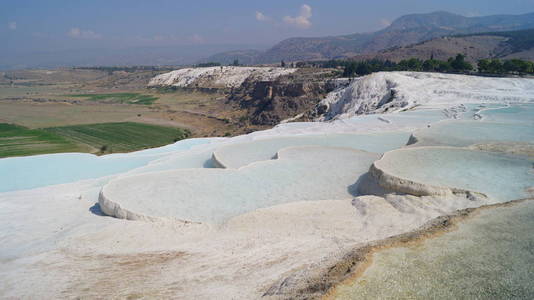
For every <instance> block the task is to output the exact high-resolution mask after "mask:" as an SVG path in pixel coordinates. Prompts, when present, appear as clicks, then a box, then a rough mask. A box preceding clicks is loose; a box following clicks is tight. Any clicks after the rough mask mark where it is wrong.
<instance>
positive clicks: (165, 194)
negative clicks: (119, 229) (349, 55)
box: [99, 146, 379, 223]
mask: <svg viewBox="0 0 534 300" xmlns="http://www.w3.org/2000/svg"><path fill="white" fill-rule="evenodd" d="M277 157H278V158H277V159H276V160H267V161H260V162H255V163H252V164H249V165H246V166H244V167H242V168H239V169H184V170H171V171H161V172H151V173H145V174H140V175H134V176H127V177H122V178H119V179H116V180H112V181H111V182H110V183H108V184H107V185H105V186H104V187H103V189H102V192H101V195H100V201H99V204H100V206H101V207H102V210H103V211H104V212H105V213H106V214H108V215H112V216H115V217H118V218H122V219H129V220H149V221H153V220H157V219H165V220H169V219H170V220H182V221H192V222H207V223H222V222H224V221H226V220H228V219H229V218H231V217H234V216H237V215H240V214H243V213H246V212H249V211H253V210H255V209H258V208H264V207H269V206H273V205H278V204H282V203H287V202H298V201H316V200H330V199H350V198H352V197H354V196H355V191H356V188H357V182H358V180H359V177H360V176H361V175H363V174H365V173H366V172H367V171H368V170H369V167H370V166H371V164H372V163H373V162H374V161H375V160H377V159H378V158H379V155H378V154H375V153H370V152H365V151H359V150H354V149H347V148H335V147H318V146H302V147H290V148H285V149H282V150H280V151H279V152H278V154H277Z"/></svg>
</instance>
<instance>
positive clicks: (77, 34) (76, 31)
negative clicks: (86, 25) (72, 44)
mask: <svg viewBox="0 0 534 300" xmlns="http://www.w3.org/2000/svg"><path fill="white" fill-rule="evenodd" d="M67 35H68V36H70V37H71V38H74V39H86V40H95V39H100V38H102V35H101V34H98V33H96V32H94V31H92V30H81V29H80V28H78V27H73V28H71V29H70V30H69V32H67Z"/></svg>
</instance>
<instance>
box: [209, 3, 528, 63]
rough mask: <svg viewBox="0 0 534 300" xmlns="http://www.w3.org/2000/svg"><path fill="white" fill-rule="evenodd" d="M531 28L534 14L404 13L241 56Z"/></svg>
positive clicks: (283, 55)
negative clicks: (371, 28)
mask: <svg viewBox="0 0 534 300" xmlns="http://www.w3.org/2000/svg"><path fill="white" fill-rule="evenodd" d="M531 28H534V13H529V14H524V15H496V16H486V17H464V16H461V15H456V14H452V13H448V12H433V13H429V14H412V15H406V16H403V17H400V18H398V19H397V20H395V21H394V22H393V23H392V24H391V25H390V26H388V27H387V28H385V29H382V30H380V31H377V32H373V33H356V34H351V35H343V36H331V37H318V38H290V39H286V40H284V41H282V42H280V43H278V44H277V45H275V46H273V47H272V48H270V49H269V50H267V51H265V52H258V53H257V54H256V56H254V57H251V56H250V53H248V55H247V56H246V58H245V57H243V61H245V59H249V60H251V61H254V62H255V63H276V62H279V61H281V60H285V61H298V60H324V59H332V58H343V57H352V56H355V55H359V54H368V53H374V52H377V51H380V50H384V49H388V48H391V47H398V46H407V45H410V44H415V43H419V42H422V41H426V40H430V39H434V38H437V37H442V36H448V35H457V34H471V33H480V32H499V31H513V30H522V29H531ZM230 59H232V60H233V59H239V60H241V56H240V55H239V52H236V51H233V52H231V53H228V52H225V53H219V54H217V55H214V56H211V57H209V58H208V59H207V60H209V61H218V62H221V63H222V62H223V61H228V60H230Z"/></svg>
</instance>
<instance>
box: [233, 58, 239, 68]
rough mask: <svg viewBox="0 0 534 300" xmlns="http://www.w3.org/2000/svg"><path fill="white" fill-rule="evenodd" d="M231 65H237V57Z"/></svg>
mask: <svg viewBox="0 0 534 300" xmlns="http://www.w3.org/2000/svg"><path fill="white" fill-rule="evenodd" d="M232 66H236V67H237V66H239V59H237V58H236V59H234V62H233V63H232Z"/></svg>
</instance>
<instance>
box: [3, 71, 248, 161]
mask: <svg viewBox="0 0 534 300" xmlns="http://www.w3.org/2000/svg"><path fill="white" fill-rule="evenodd" d="M162 72H163V71H154V70H141V71H135V72H129V71H121V70H120V68H118V69H117V70H111V71H110V70H107V71H102V70H98V69H71V68H65V69H56V70H15V71H5V72H0V123H8V124H15V125H19V127H18V130H19V132H18V133H16V132H13V130H12V129H10V132H11V133H10V134H11V135H10V136H8V133H7V132H8V130H0V138H2V139H3V142H2V143H3V144H2V147H3V148H2V150H0V151H2V153H3V154H2V155H3V156H1V157H5V156H6V155H7V156H16V155H31V154H39V153H54V152H65V151H69V152H71V151H77V152H93V153H97V152H99V150H100V148H101V147H102V146H107V147H106V148H107V149H108V150H106V151H107V152H109V151H113V152H124V151H133V150H139V149H143V148H147V147H156V146H161V145H164V144H168V143H172V142H173V141H174V140H175V139H176V138H178V137H179V136H180V133H181V132H182V133H183V132H185V130H188V131H190V132H191V136H192V137H207V136H228V135H235V134H240V133H244V132H246V131H247V130H248V129H246V128H243V127H242V126H239V125H238V122H236V120H238V119H239V117H241V115H242V114H243V113H244V111H241V110H240V109H239V108H236V107H235V106H232V105H231V104H229V103H228V102H227V101H226V98H225V96H224V95H223V94H219V93H205V92H200V91H185V90H176V91H174V90H173V91H163V90H158V89H147V88H146V86H147V84H148V82H149V80H150V79H151V78H153V77H154V76H155V75H157V74H160V73H162ZM112 123H119V124H122V125H110V124H112ZM132 123H141V125H143V124H146V125H148V126H147V127H144V128H140V127H139V126H140V125H139V124H137V125H124V124H132ZM101 124H104V125H101ZM150 125H156V126H159V127H157V128H159V129H158V130H152V129H153V128H152V127H150ZM11 126H12V125H11ZM20 126H21V127H20ZM136 126H137V127H136ZM149 127H150V128H152V129H149ZM6 128H7V127H6ZM48 128H50V129H48ZM154 128H156V127H154ZM162 128H165V129H162ZM169 128H171V129H169ZM178 128H181V130H180V129H178ZM167 129H169V130H167ZM32 130H33V131H32ZM129 130H134V131H135V130H138V132H139V133H140V134H137V135H135V134H133V133H134V132H130V131H129ZM4 131H5V132H4ZM23 131H24V132H25V133H23ZM98 132H99V133H100V134H98ZM104 132H106V133H104ZM158 132H159V133H158ZM160 133H161V134H163V135H162V136H160V135H159V134H160ZM17 134H19V135H17ZM121 135H122V137H120V136H121ZM29 137H32V138H29ZM8 139H9V142H8V141H7V140H8ZM17 139H19V142H18V143H17V142H15V140H17ZM20 139H25V141H26V142H23V141H22V140H20ZM125 139H128V140H125ZM8 144H9V146H8Z"/></svg>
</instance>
